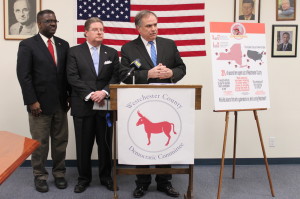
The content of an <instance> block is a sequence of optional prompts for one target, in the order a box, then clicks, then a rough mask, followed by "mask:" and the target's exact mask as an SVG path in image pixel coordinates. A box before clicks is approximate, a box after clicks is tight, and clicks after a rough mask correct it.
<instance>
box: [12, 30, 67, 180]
mask: <svg viewBox="0 0 300 199" xmlns="http://www.w3.org/2000/svg"><path fill="white" fill-rule="evenodd" d="M53 38H54V41H55V46H56V51H57V65H55V63H54V61H53V59H52V57H51V54H50V52H49V50H48V48H47V46H46V44H45V42H44V41H43V40H42V38H41V36H40V35H39V34H37V35H35V36H33V37H31V38H29V39H25V40H23V41H21V42H20V45H19V51H18V60H17V75H18V79H19V82H20V85H21V88H22V93H23V99H24V104H25V105H31V104H33V103H35V102H39V103H40V106H41V110H42V114H41V115H40V116H39V117H35V116H32V115H31V114H30V113H29V124H30V133H31V135H32V138H33V139H36V140H38V141H39V142H40V143H41V146H40V147H39V148H38V149H37V150H36V151H35V152H33V154H32V158H31V162H32V167H33V173H34V176H35V177H37V178H39V179H41V180H46V179H47V177H48V172H47V171H46V169H45V163H46V160H47V157H48V150H49V137H51V150H52V151H51V152H52V160H53V170H52V172H53V175H54V177H64V174H65V156H66V147H67V143H68V123H67V114H66V113H67V110H68V105H67V98H68V84H67V78H66V68H65V66H66V59H67V52H68V49H69V44H68V42H66V41H65V40H62V39H60V38H58V37H55V36H53ZM27 107H28V108H27V109H28V112H30V110H29V106H27Z"/></svg>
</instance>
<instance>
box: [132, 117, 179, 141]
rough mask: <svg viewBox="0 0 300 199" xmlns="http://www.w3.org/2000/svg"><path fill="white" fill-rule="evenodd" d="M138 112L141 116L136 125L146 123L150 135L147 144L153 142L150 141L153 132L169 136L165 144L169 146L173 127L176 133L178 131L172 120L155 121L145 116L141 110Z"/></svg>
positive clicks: (146, 130)
mask: <svg viewBox="0 0 300 199" xmlns="http://www.w3.org/2000/svg"><path fill="white" fill-rule="evenodd" d="M137 114H138V115H139V116H140V119H139V120H138V121H137V123H136V125H137V126H139V125H141V124H144V128H145V132H146V133H147V137H148V144H147V145H150V144H151V141H150V138H151V133H155V134H158V133H164V134H165V135H166V136H167V137H168V141H167V143H166V144H165V145H166V146H168V145H169V142H170V139H171V135H170V132H171V130H172V127H173V132H174V134H176V132H175V130H174V124H173V123H170V122H166V121H164V122H158V123H153V122H151V121H150V120H149V119H148V118H146V117H145V116H143V115H142V114H141V113H140V111H138V112H137Z"/></svg>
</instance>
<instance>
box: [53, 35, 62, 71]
mask: <svg viewBox="0 0 300 199" xmlns="http://www.w3.org/2000/svg"><path fill="white" fill-rule="evenodd" d="M53 38H54V42H55V48H56V67H57V70H58V71H59V70H60V69H61V65H60V60H61V57H62V54H61V53H62V49H61V48H62V47H61V43H60V42H58V41H57V39H56V37H53Z"/></svg>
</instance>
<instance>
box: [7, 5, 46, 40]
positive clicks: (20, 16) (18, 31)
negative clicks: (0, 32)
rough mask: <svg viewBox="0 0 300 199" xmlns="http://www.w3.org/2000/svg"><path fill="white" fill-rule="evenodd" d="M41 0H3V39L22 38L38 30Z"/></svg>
mask: <svg viewBox="0 0 300 199" xmlns="http://www.w3.org/2000/svg"><path fill="white" fill-rule="evenodd" d="M40 10H41V0H4V12H3V13H4V39H7V40H10V39H11V40H22V39H26V38H28V37H31V36H33V35H35V34H36V33H37V32H38V28H37V24H36V14H37V13H38V12H39V11H40Z"/></svg>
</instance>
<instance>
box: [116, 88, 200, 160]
mask: <svg viewBox="0 0 300 199" xmlns="http://www.w3.org/2000/svg"><path fill="white" fill-rule="evenodd" d="M117 95H118V99H122V100H118V128H117V132H118V136H117V138H118V159H119V163H120V164H127V165H155V164H194V131H195V128H194V122H195V111H194V110H195V89H194V88H176V89H175V88H119V89H118V91H117Z"/></svg>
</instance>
